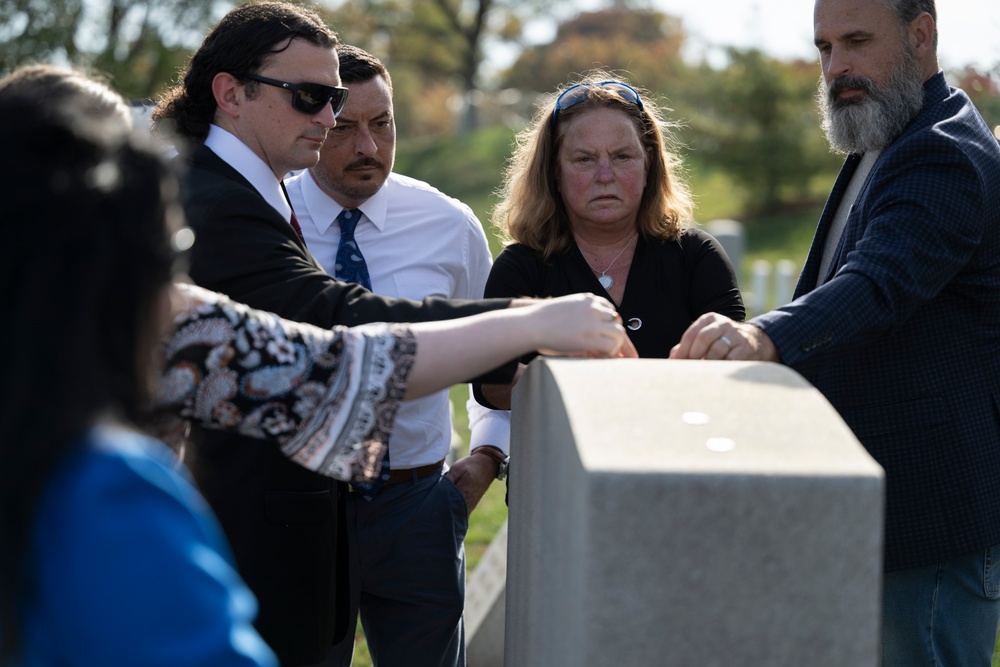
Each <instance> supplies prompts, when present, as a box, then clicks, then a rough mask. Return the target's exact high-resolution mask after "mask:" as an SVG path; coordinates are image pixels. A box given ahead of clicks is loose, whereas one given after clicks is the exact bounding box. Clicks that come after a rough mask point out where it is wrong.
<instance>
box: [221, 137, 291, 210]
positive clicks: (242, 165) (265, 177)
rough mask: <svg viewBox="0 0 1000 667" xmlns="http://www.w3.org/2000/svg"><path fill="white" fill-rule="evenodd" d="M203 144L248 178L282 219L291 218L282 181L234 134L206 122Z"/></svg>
mask: <svg viewBox="0 0 1000 667" xmlns="http://www.w3.org/2000/svg"><path fill="white" fill-rule="evenodd" d="M205 146H207V147H208V148H210V149H212V152H213V153H215V154H216V155H218V156H219V157H220V158H222V159H223V160H224V161H225V162H226V163H227V164H228V165H229V166H230V167H232V168H233V169H235V170H236V171H238V172H239V173H240V176H242V177H243V178H245V179H247V180H248V181H250V185H252V186H253V187H254V189H255V190H257V192H259V193H260V195H261V196H262V197H263V198H264V200H265V201H266V202H267V203H268V204H270V205H271V206H273V207H274V210H276V211H277V212H278V213H280V214H281V216H282V217H284V218H285V222H288V221H290V220H291V219H292V207H291V206H290V205H289V203H288V199H287V198H286V197H285V193H284V191H282V189H281V181H279V180H277V179H276V178H275V177H274V172H273V171H271V168H270V167H268V166H267V163H266V162H264V161H263V160H261V159H260V157H259V156H258V155H257V154H256V153H254V152H253V151H252V150H250V147H249V146H247V145H246V144H245V143H243V142H242V141H240V140H239V138H238V137H237V136H236V135H234V134H232V133H231V132H229V131H227V130H224V129H222V128H221V127H219V126H218V125H209V127H208V137H207V138H206V139H205Z"/></svg>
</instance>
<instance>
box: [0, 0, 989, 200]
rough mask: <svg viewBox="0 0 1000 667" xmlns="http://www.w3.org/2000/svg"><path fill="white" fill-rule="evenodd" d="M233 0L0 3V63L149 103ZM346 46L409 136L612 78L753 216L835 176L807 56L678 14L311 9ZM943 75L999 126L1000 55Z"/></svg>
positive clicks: (473, 5)
mask: <svg viewBox="0 0 1000 667" xmlns="http://www.w3.org/2000/svg"><path fill="white" fill-rule="evenodd" d="M233 4H234V3H232V2H228V1H226V0H218V1H217V2H204V0H0V53H2V54H3V56H2V58H3V68H4V70H5V71H7V70H9V69H11V68H13V67H15V66H17V65H19V64H22V63H25V62H37V61H55V62H60V61H61V62H68V63H73V64H77V65H80V66H83V67H86V68H89V69H92V70H96V71H98V72H102V73H104V74H105V75H106V76H107V77H108V78H109V80H110V82H111V83H112V85H114V86H115V87H116V88H117V89H118V90H119V91H121V92H122V93H123V94H124V95H125V96H127V97H132V98H153V97H155V96H156V95H157V94H158V93H159V92H160V91H162V90H164V89H165V88H166V87H167V86H168V85H170V84H171V83H173V80H174V78H175V76H176V73H177V72H178V71H179V69H180V68H181V67H182V66H183V64H184V62H185V60H186V59H187V57H188V56H189V54H190V53H191V52H192V51H193V50H194V49H195V48H197V46H198V44H199V43H200V41H201V38H202V36H203V35H204V34H205V33H206V32H207V31H208V30H209V29H210V28H211V26H212V25H214V23H215V22H216V21H217V20H218V19H219V18H221V16H222V15H223V14H224V13H225V12H226V11H228V10H229V9H230V8H231V7H232V6H233ZM317 9H318V11H319V12H320V13H321V14H323V15H324V17H325V18H326V19H327V21H328V23H329V24H330V25H331V26H333V27H334V28H335V29H336V30H337V32H338V33H339V34H340V36H341V38H342V40H343V41H346V42H349V43H353V44H356V45H358V46H361V47H362V48H365V49H368V50H369V51H372V52H373V53H375V54H376V55H378V56H379V57H380V58H382V59H383V60H384V62H386V64H387V65H388V66H389V68H390V71H391V72H392V75H393V79H394V84H395V101H396V105H395V106H396V114H397V124H398V126H399V132H400V136H402V137H427V136H444V135H449V134H453V133H456V132H463V131H470V130H472V129H475V128H477V127H482V126H492V125H500V124H502V125H506V126H509V127H512V128H516V127H517V126H518V125H519V124H521V123H523V122H524V120H525V119H526V118H527V117H529V116H530V115H531V114H532V113H533V110H534V105H535V101H536V100H537V97H538V95H540V94H544V93H549V92H552V91H553V90H555V88H556V86H558V85H559V84H561V83H564V82H566V81H567V80H568V78H569V77H570V76H571V74H572V73H574V72H583V71H586V70H588V69H591V68H593V67H596V66H600V67H602V68H604V69H608V70H612V71H616V72H621V74H622V76H624V77H625V78H627V79H629V80H630V81H632V82H633V83H636V84H638V85H640V86H641V87H643V88H645V89H648V90H649V91H650V92H651V94H653V95H655V96H656V97H657V98H658V100H659V101H660V102H661V103H663V104H665V105H666V106H667V107H668V108H670V109H672V113H671V115H672V117H673V118H674V119H676V120H677V122H678V128H677V134H678V135H679V137H680V139H681V140H682V143H683V145H684V146H685V147H686V150H687V151H688V152H689V154H690V156H691V162H692V165H693V168H698V166H705V167H710V168H714V169H718V170H721V171H723V172H725V173H726V174H728V176H729V177H730V178H731V179H732V180H733V181H734V182H736V183H737V184H738V185H739V186H741V187H742V188H744V189H745V191H746V192H747V193H748V194H749V199H748V202H747V205H748V207H749V208H750V209H752V210H760V211H766V210H773V209H775V208H780V207H782V206H785V205H788V204H793V203H795V202H798V201H802V200H804V199H808V198H809V193H810V190H811V184H812V183H814V181H815V179H817V178H819V177H828V176H829V174H830V173H831V172H833V173H835V170H836V169H837V166H838V165H839V163H840V159H839V158H837V157H836V156H832V155H831V154H830V153H829V151H828V150H827V148H826V143H825V141H824V139H823V136H822V134H821V131H820V129H819V120H818V117H817V111H816V105H815V103H814V101H813V100H814V96H815V94H816V90H817V84H818V81H819V67H818V65H817V63H816V62H815V61H801V60H796V61H783V60H779V59H775V58H772V57H770V56H768V55H766V54H764V53H763V52H761V51H759V50H756V49H737V48H730V49H728V50H727V51H726V56H727V57H726V59H725V60H726V64H725V65H724V66H721V67H720V66H713V65H711V64H709V63H708V62H707V61H706V60H704V59H702V60H698V61H695V62H689V61H688V60H686V59H685V45H686V41H687V39H688V35H687V34H686V32H685V30H684V26H683V22H682V20H681V19H679V18H678V17H675V16H671V15H669V14H665V13H663V12H659V11H656V10H653V9H650V8H648V7H638V6H635V7H633V6H630V4H629V2H628V1H627V0H616V1H615V2H614V3H613V4H612V5H611V6H609V7H607V8H605V9H600V10H596V11H589V12H583V13H577V14H575V15H569V16H566V15H564V16H563V17H562V20H561V21H560V22H559V25H558V28H557V32H556V34H555V37H554V38H553V39H552V40H551V41H550V42H549V43H546V44H539V45H531V46H527V45H524V44H523V43H521V40H522V39H523V33H524V30H523V28H524V25H525V24H526V23H527V22H528V21H530V20H531V19H532V18H534V17H537V16H538V15H539V14H540V13H542V12H547V13H552V12H560V11H562V12H564V13H565V12H566V11H567V10H566V8H565V6H563V5H561V4H559V3H556V2H555V0H530V2H524V1H523V0H472V1H466V2H462V1H461V0H351V1H350V2H347V1H342V2H341V3H340V4H339V5H336V6H323V5H320V6H318V7H317ZM499 43H507V44H509V45H511V46H513V47H514V48H517V49H519V54H520V55H519V57H518V58H517V60H516V61H515V62H514V64H513V65H512V66H511V67H509V68H508V69H507V70H505V71H503V72H499V73H498V74H497V75H495V76H494V77H493V78H492V79H490V80H489V81H484V78H485V74H484V70H485V65H486V64H487V61H486V53H487V50H488V47H490V46H495V45H497V44H499ZM948 74H949V79H950V80H951V82H952V83H953V84H955V85H958V86H960V87H962V88H963V89H964V90H966V92H968V93H969V95H970V96H971V97H972V98H973V101H974V102H975V103H976V105H977V106H978V108H979V109H980V111H981V113H982V114H983V116H984V117H985V118H986V120H987V122H989V123H990V125H991V127H1000V63H997V65H996V66H994V68H993V70H992V71H988V72H981V71H977V70H976V69H974V68H971V67H968V68H965V69H963V70H961V71H958V72H949V73H948Z"/></svg>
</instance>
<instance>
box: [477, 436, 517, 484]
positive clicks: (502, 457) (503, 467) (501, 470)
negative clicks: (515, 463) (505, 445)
mask: <svg viewBox="0 0 1000 667" xmlns="http://www.w3.org/2000/svg"><path fill="white" fill-rule="evenodd" d="M472 453H473V454H477V453H478V454H482V455H484V456H488V457H490V458H491V459H493V460H494V461H496V464H497V479H499V480H500V481H503V480H505V479H507V469H508V468H509V467H510V456H508V455H507V454H504V453H503V452H502V451H500V449H498V448H497V447H494V446H493V445H480V446H479V447H476V448H475V449H473V450H472Z"/></svg>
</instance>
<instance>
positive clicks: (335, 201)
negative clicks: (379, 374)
mask: <svg viewBox="0 0 1000 667" xmlns="http://www.w3.org/2000/svg"><path fill="white" fill-rule="evenodd" d="M337 56H338V58H339V60H340V72H339V73H340V78H341V81H342V82H343V85H345V86H346V87H347V88H348V90H349V91H350V94H349V96H348V98H347V103H346V104H345V106H344V109H343V111H342V112H341V114H340V116H338V118H337V125H336V127H334V128H332V129H331V130H330V133H329V136H328V137H327V140H326V143H325V144H324V145H323V149H322V151H321V153H320V161H319V163H318V164H317V165H316V166H315V167H312V168H311V169H309V170H308V171H303V172H299V173H297V174H296V175H295V176H293V177H291V178H289V179H288V180H287V182H286V187H287V189H288V196H289V199H290V201H291V204H292V208H293V209H295V211H296V215H297V216H298V219H299V221H300V223H301V227H302V234H303V237H304V238H305V241H306V245H307V246H308V247H309V250H310V252H311V253H312V255H313V256H314V257H315V258H316V259H317V260H318V261H319V262H320V264H322V265H323V267H324V268H326V270H327V271H328V272H329V273H330V274H331V275H335V276H336V277H337V278H341V279H343V280H348V281H353V282H358V283H361V284H363V285H365V286H366V287H368V288H369V289H372V290H373V291H374V292H375V293H376V294H383V295H386V296H392V297H406V298H410V299H425V298H427V297H441V298H457V299H474V298H480V297H482V295H483V289H484V287H485V285H486V279H487V277H488V276H489V272H490V265H491V264H492V257H491V255H490V250H489V245H488V244H487V242H486V235H485V233H484V232H483V228H482V225H481V224H480V222H479V220H478V219H477V218H476V216H475V214H473V212H472V210H471V209H469V207H468V206H466V205H465V204H462V203H461V202H459V201H458V200H456V199H452V198H451V197H448V196H446V195H444V194H443V193H441V192H440V191H438V190H436V189H435V188H433V187H431V186H430V185H428V184H427V183H424V182H422V181H417V180H415V179H412V178H408V177H406V176H401V175H399V174H395V173H392V168H393V162H394V159H395V152H396V124H395V120H394V117H393V104H392V79H391V77H390V76H389V72H388V71H387V70H386V68H385V66H384V65H383V64H382V63H381V62H380V61H379V60H378V59H377V58H375V57H374V56H372V55H371V54H369V53H367V52H365V51H363V50H361V49H359V48H356V47H353V46H349V45H345V44H341V45H339V46H338V47H337ZM343 232H348V233H349V234H351V236H348V237H344V236H342V233H343ZM347 248H350V249H351V250H352V251H353V252H354V253H360V254H355V259H357V260H360V258H361V257H363V258H364V261H363V267H364V270H359V266H358V264H359V263H360V262H352V261H351V260H350V259H349V258H345V255H344V252H345V249H347ZM449 408H450V403H449V399H448V392H446V391H442V392H438V393H437V394H435V395H433V396H428V397H426V398H423V399H419V400H416V401H407V403H406V404H404V405H403V406H401V407H400V411H399V415H398V417H397V419H396V425H395V428H394V430H393V433H392V437H391V439H390V441H389V455H388V457H389V462H390V468H391V472H390V473H389V476H388V479H387V480H386V481H385V482H384V483H383V484H382V485H381V488H379V489H370V488H364V487H358V486H352V487H351V491H350V493H348V494H347V496H346V510H347V527H348V528H347V530H348V544H349V545H350V559H351V561H350V563H351V564H350V573H351V581H350V587H351V611H350V615H349V617H348V620H349V623H350V624H351V626H352V627H353V626H354V624H355V623H356V619H357V616H358V614H359V611H360V615H361V623H362V625H363V627H364V630H365V635H366V637H367V640H368V648H369V650H370V652H371V654H372V656H373V658H375V660H376V662H377V663H379V664H387V665H403V664H405V665H410V666H413V667H418V666H420V665H427V666H428V667H429V666H431V665H433V666H438V665H440V666H442V667H444V666H455V667H459V666H464V665H465V637H464V631H463V625H462V612H463V609H464V606H465V551H464V547H463V541H464V539H465V534H466V532H467V530H468V517H469V513H470V512H471V511H472V509H473V508H474V507H475V506H476V504H477V503H478V502H479V500H480V498H482V496H483V494H484V493H485V492H486V490H487V488H488V487H489V485H490V482H491V481H492V480H493V479H495V478H496V477H497V475H498V470H499V468H500V465H501V463H503V462H504V459H505V457H506V452H505V451H503V450H501V449H498V448H497V447H493V446H490V445H485V444H483V443H484V441H486V440H489V441H492V442H501V439H498V438H495V437H491V436H489V435H487V434H486V433H485V432H484V431H483V430H482V429H481V428H477V427H476V426H475V425H474V426H473V432H472V438H473V442H472V449H471V453H470V455H469V456H467V457H465V458H462V459H460V460H458V461H457V462H455V464H454V465H453V466H452V467H451V468H450V469H449V468H448V467H447V466H445V465H443V464H444V460H445V457H446V456H447V454H448V452H449V449H450V447H451V434H452V426H451V416H450V410H449ZM470 410H478V411H481V412H487V411H486V409H485V408H482V407H481V406H479V404H478V403H475V402H474V401H472V402H470ZM473 421H474V422H475V419H473ZM479 423H480V424H485V422H483V421H480V422H479ZM504 445H506V442H504ZM353 652H354V637H353V634H351V635H349V636H348V637H347V638H346V639H345V640H344V641H342V642H341V643H340V644H339V645H337V646H335V647H334V649H333V651H332V653H331V655H330V656H329V658H328V660H327V662H325V663H324V664H327V665H342V666H344V667H347V666H349V665H350V664H351V658H352V655H353Z"/></svg>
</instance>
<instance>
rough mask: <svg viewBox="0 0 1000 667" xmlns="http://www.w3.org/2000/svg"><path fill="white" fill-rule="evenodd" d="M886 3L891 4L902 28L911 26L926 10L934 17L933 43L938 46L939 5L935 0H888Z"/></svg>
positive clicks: (890, 7)
mask: <svg viewBox="0 0 1000 667" xmlns="http://www.w3.org/2000/svg"><path fill="white" fill-rule="evenodd" d="M886 4H887V5H889V9H890V10H892V13H893V14H895V15H896V21H898V22H899V26H900V27H901V28H905V27H907V26H909V25H910V23H912V22H913V19H915V18H917V17H918V16H920V15H921V14H923V13H924V12H926V13H928V14H930V15H931V18H932V19H934V41H933V44H934V48H937V43H938V31H937V7H936V6H935V2H934V0H886Z"/></svg>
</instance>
